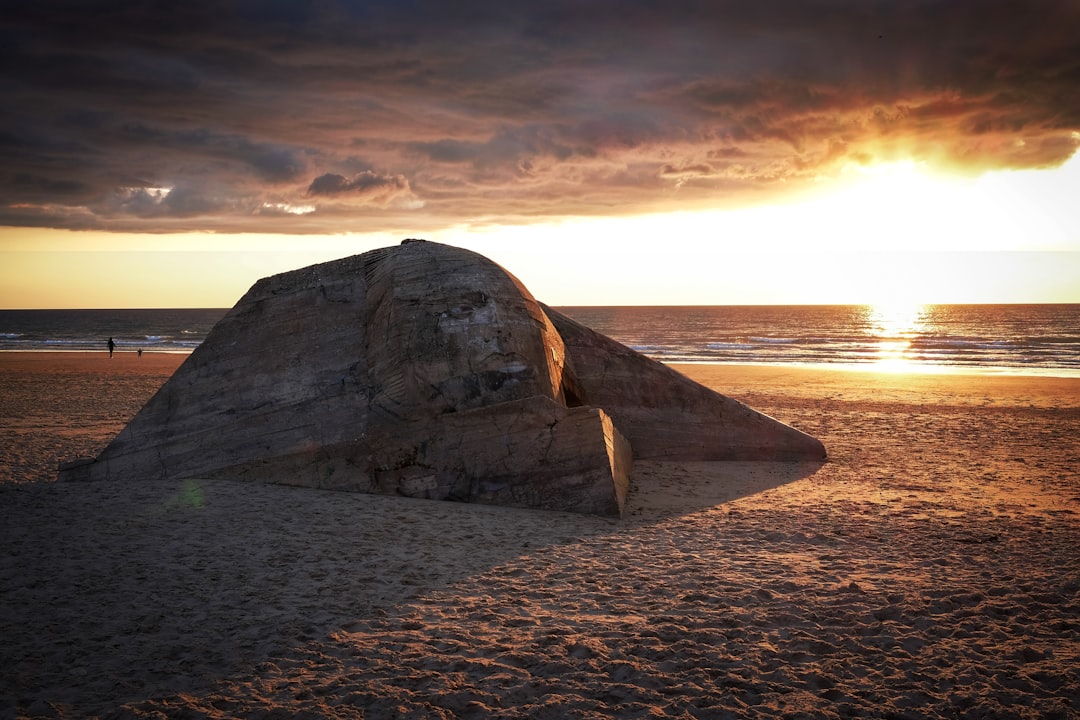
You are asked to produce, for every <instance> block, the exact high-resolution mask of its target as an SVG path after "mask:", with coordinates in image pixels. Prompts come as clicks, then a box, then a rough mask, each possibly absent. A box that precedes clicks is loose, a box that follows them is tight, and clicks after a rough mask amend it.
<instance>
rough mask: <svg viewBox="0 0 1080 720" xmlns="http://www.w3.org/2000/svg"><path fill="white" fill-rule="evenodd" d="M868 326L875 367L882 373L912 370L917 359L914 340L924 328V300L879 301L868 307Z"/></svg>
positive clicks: (925, 311)
mask: <svg viewBox="0 0 1080 720" xmlns="http://www.w3.org/2000/svg"><path fill="white" fill-rule="evenodd" d="M868 310H869V312H868V317H867V329H868V332H869V333H870V336H871V338H872V339H873V341H874V343H875V345H876V348H875V357H874V359H873V360H872V362H873V364H874V369H876V370H881V371H883V372H912V371H914V370H916V365H917V364H918V360H917V359H916V358H915V357H914V356H913V355H912V354H911V352H910V350H911V343H912V341H913V340H914V339H915V338H916V337H918V335H919V333H920V332H921V331H922V329H923V321H924V319H925V317H926V313H927V306H926V305H923V304H921V303H907V302H902V303H897V302H891V303H877V304H874V305H871V306H869V308H868Z"/></svg>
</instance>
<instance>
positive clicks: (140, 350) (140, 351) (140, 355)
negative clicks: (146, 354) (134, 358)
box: [139, 348, 142, 357]
mask: <svg viewBox="0 0 1080 720" xmlns="http://www.w3.org/2000/svg"><path fill="white" fill-rule="evenodd" d="M139 357H142V348H139Z"/></svg>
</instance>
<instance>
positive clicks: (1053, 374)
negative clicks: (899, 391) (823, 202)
mask: <svg viewBox="0 0 1080 720" xmlns="http://www.w3.org/2000/svg"><path fill="white" fill-rule="evenodd" d="M195 350H196V348H190V349H175V350H160V349H153V350H146V349H144V350H143V356H147V355H176V356H179V357H187V356H188V355H191V353H193V352H194V351H195ZM106 354H108V351H107V350H85V349H79V350H57V349H54V348H42V349H35V350H14V349H0V357H4V356H5V355H13V356H23V355H25V356H28V357H33V356H48V355H76V356H78V355H86V356H101V355H106ZM116 355H136V356H138V353H137V352H136V351H135V350H129V349H123V350H120V349H118V350H117V351H116ZM653 359H654V360H657V362H660V363H663V364H664V365H668V366H671V367H696V366H706V367H710V366H714V365H715V366H722V367H734V368H754V367H763V368H778V369H783V368H796V369H799V368H801V369H805V370H811V371H825V372H852V373H869V374H872V375H877V374H885V375H920V376H921V375H946V376H956V375H959V376H967V375H974V376H978V377H1021V378H1027V377H1032V378H1060V379H1064V380H1080V369H1076V370H1072V369H1068V368H1029V367H1013V366H1004V365H995V366H986V367H978V366H974V365H934V364H929V363H919V362H909V361H902V362H898V363H891V362H888V363H872V362H866V363H847V362H840V361H837V362H829V363H783V362H758V363H754V362H719V361H716V360H663V359H660V358H656V357H654V358H653Z"/></svg>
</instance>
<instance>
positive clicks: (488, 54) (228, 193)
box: [0, 0, 1080, 232]
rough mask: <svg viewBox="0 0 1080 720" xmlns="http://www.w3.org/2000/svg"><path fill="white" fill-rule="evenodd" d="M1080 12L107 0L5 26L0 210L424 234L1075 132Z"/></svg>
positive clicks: (970, 152)
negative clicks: (480, 221)
mask: <svg viewBox="0 0 1080 720" xmlns="http://www.w3.org/2000/svg"><path fill="white" fill-rule="evenodd" d="M1077 27H1080V3H1077V2H1075V0H1058V1H1046V2H1038V1H1036V2H1027V1H1021V0H1010V1H1008V2H1006V1H1003V0H986V1H984V2H979V3H959V2H946V1H945V0H905V1H903V2H901V1H899V0H898V1H896V2H884V1H883V0H808V1H807V2H799V3H792V2H786V1H783V2H782V1H781V0H758V1H757V2H753V3H745V2H734V1H724V0H708V1H706V0H701V1H700V2H678V1H675V0H670V1H665V2H644V1H642V0H637V1H634V0H619V1H618V2H616V1H615V0H594V1H593V2H578V1H573V2H571V1H570V0H564V1H562V2H544V3H528V4H525V3H493V2H468V1H467V0H466V1H464V2H456V3H442V2H433V1H431V0H416V1H412V2H406V1H401V0H395V1H394V2H390V1H387V2H350V1H348V0H337V1H335V0H327V2H321V3H292V2H265V1H258V2H257V1H256V0H247V1H238V0H233V1H231V2H230V1H228V0H226V1H225V2H214V3H208V2H203V1H200V0H195V1H194V2H188V3H179V4H166V3H155V2H145V3H103V2H102V3H94V2H85V1H82V0H69V1H67V2H62V1H55V0H43V1H42V2H36V3H32V4H25V5H23V6H21V7H15V8H12V9H5V12H4V14H3V16H2V17H0V69H2V73H0V156H2V158H3V162H2V163H0V190H2V192H3V195H2V198H3V199H2V200H0V203H2V204H0V224H14V225H53V226H57V227H103V228H117V229H120V228H122V229H140V228H142V229H146V230H147V231H168V230H175V229H209V230H214V229H233V230H235V229H250V230H270V231H281V232H293V231H304V232H313V231H319V230H325V231H335V232H337V231H344V230H370V229H387V227H388V225H392V224H396V225H395V227H404V228H415V229H423V228H425V227H431V226H437V225H440V224H447V223H458V222H467V221H469V220H472V219H474V218H480V217H482V218H486V219H490V218H499V217H507V218H509V217H543V216H561V215H566V214H611V213H619V214H627V213H634V212H642V211H649V210H657V209H675V208H680V207H682V208H689V207H698V206H718V205H725V204H727V205H733V204H738V203H740V202H745V201H747V199H748V198H762V197H767V196H769V194H770V193H779V192H784V191H787V190H790V189H793V188H797V187H798V186H799V185H800V184H801V183H804V182H810V181H812V180H814V179H815V178H818V177H820V176H823V175H826V176H827V175H830V174H834V173H837V172H838V171H839V170H840V169H841V168H843V167H844V166H845V165H846V164H852V163H855V164H868V163H873V162H880V161H889V160H900V159H913V160H916V161H925V162H927V163H932V164H935V165H938V166H944V167H950V168H954V169H958V170H968V171H971V172H978V171H982V170H985V169H990V168H1000V167H1039V166H1048V165H1054V164H1058V163H1061V162H1062V161H1064V160H1065V159H1066V158H1068V157H1069V156H1070V155H1071V154H1072V153H1074V152H1075V151H1076V148H1077V146H1078V142H1080V134H1078V132H1080V104H1078V103H1077V102H1076V101H1075V96H1076V88H1077V87H1080V33H1077V32H1076V28H1077Z"/></svg>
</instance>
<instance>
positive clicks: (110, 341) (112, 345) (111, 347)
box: [109, 338, 116, 357]
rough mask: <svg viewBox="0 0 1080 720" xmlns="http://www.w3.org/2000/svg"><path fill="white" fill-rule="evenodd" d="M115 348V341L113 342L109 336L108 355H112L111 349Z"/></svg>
mask: <svg viewBox="0 0 1080 720" xmlns="http://www.w3.org/2000/svg"><path fill="white" fill-rule="evenodd" d="M115 349H116V343H114V342H113V339H112V338H109V357H112V354H113V350H115Z"/></svg>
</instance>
